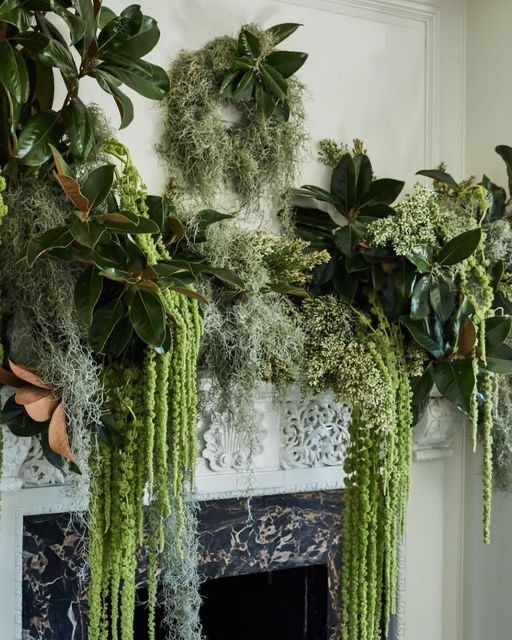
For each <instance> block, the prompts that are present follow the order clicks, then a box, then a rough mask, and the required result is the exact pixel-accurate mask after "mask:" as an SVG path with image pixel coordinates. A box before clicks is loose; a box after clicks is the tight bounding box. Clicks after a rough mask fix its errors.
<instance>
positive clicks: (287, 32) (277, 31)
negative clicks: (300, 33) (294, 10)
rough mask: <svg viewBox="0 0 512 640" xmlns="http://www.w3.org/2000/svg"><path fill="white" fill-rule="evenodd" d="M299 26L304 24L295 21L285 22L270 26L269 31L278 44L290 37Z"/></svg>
mask: <svg viewBox="0 0 512 640" xmlns="http://www.w3.org/2000/svg"><path fill="white" fill-rule="evenodd" d="M299 27H302V25H301V24H297V23H295V22H283V23H282V24H276V25H274V26H273V27H270V28H268V29H267V33H269V34H270V35H271V36H272V41H273V43H274V45H276V44H279V43H280V42H282V41H283V40H286V38H289V37H290V36H291V35H292V33H295V31H297V29H298V28H299Z"/></svg>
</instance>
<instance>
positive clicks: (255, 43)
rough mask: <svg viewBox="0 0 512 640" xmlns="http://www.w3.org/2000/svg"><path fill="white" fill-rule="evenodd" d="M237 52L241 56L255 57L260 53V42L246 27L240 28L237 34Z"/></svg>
mask: <svg viewBox="0 0 512 640" xmlns="http://www.w3.org/2000/svg"><path fill="white" fill-rule="evenodd" d="M238 53H239V54H240V55H241V56H250V57H251V58H257V57H258V56H259V55H260V53H261V43H260V41H259V39H258V38H257V36H255V35H254V34H253V33H251V32H250V31H249V30H248V29H242V30H241V31H240V35H239V36H238Z"/></svg>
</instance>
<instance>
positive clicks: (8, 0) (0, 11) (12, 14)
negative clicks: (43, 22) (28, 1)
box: [0, 0, 32, 32]
mask: <svg viewBox="0 0 512 640" xmlns="http://www.w3.org/2000/svg"><path fill="white" fill-rule="evenodd" d="M19 4H20V3H19V2H18V0H4V2H3V4H2V5H1V6H0V20H2V21H3V22H8V23H9V24H13V25H14V26H15V27H17V28H18V31H22V32H23V31H28V29H29V28H30V21H31V17H32V16H31V14H30V12H29V11H27V10H26V9H25V8H24V7H21V6H19Z"/></svg>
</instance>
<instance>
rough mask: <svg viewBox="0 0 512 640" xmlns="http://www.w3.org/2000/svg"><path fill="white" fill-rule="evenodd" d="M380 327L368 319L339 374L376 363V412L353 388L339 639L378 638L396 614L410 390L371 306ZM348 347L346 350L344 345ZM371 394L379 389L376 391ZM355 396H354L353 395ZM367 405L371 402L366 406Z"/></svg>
mask: <svg viewBox="0 0 512 640" xmlns="http://www.w3.org/2000/svg"><path fill="white" fill-rule="evenodd" d="M374 310H375V311H376V312H377V314H378V317H379V326H378V328H377V329H373V328H372V327H371V326H370V325H369V324H368V323H367V321H364V322H363V325H366V326H365V328H364V331H363V332H362V333H360V334H359V338H358V342H357V343H356V344H359V348H358V355H357V357H356V358H354V360H353V362H352V363H351V364H350V363H349V362H346V363H345V365H343V368H344V369H346V370H347V371H346V372H347V374H348V370H349V369H352V370H353V371H355V370H356V369H361V368H362V369H365V367H366V364H365V362H366V361H367V362H368V363H369V364H371V366H374V365H376V367H377V370H378V373H377V376H376V377H375V378H374V383H375V384H378V391H379V393H377V394H376V395H375V397H377V398H379V400H378V404H377V405H375V406H374V403H373V401H372V400H371V399H370V398H369V397H368V395H367V394H366V393H365V392H366V391H367V390H366V389H365V392H364V393H363V394H361V395H359V393H358V391H357V389H356V387H353V392H352V393H351V398H350V399H351V401H352V403H353V411H352V422H351V426H350V444H349V448H348V451H347V457H346V460H345V473H346V481H345V484H346V491H345V511H344V528H343V540H344V551H343V579H342V606H343V612H342V638H343V640H377V639H378V638H380V637H381V633H382V631H381V630H382V627H383V626H384V627H385V628H386V629H387V628H388V626H389V621H390V617H391V615H392V614H394V613H395V612H396V583H397V579H398V550H399V546H400V543H401V540H402V536H403V532H404V525H405V511H406V507H407V498H408V494H409V468H410V462H411V446H412V437H411V427H412V412H411V390H410V386H409V381H408V373H407V369H406V363H405V359H404V355H403V343H402V339H401V336H400V334H399V333H398V331H397V330H396V328H394V327H392V326H391V325H389V323H388V322H387V321H386V320H385V318H384V316H383V314H382V313H381V312H380V310H379V309H378V308H376V307H374ZM349 346H350V345H349ZM376 391H377V388H376ZM358 395H359V397H358ZM369 401H370V403H369Z"/></svg>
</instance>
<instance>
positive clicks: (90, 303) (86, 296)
mask: <svg viewBox="0 0 512 640" xmlns="http://www.w3.org/2000/svg"><path fill="white" fill-rule="evenodd" d="M102 289H103V278H102V277H101V276H100V274H99V271H98V269H97V268H96V267H95V266H90V267H88V268H87V269H86V270H85V271H84V272H83V273H82V275H81V276H80V277H79V278H78V280H77V282H76V285H75V293H74V299H75V308H76V311H77V313H78V317H79V318H80V320H82V322H84V323H85V324H86V325H87V326H89V325H90V324H91V322H92V314H93V311H94V307H95V306H96V303H97V302H98V300H99V298H100V295H101V291H102Z"/></svg>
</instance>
